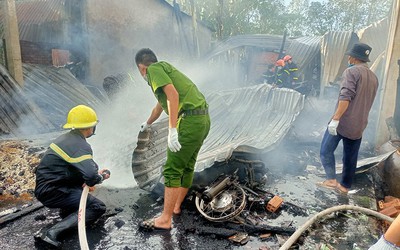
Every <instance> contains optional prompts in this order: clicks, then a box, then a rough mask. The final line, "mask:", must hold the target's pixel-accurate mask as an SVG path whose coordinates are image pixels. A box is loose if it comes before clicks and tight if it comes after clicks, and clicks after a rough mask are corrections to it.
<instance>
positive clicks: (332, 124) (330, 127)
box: [328, 119, 339, 135]
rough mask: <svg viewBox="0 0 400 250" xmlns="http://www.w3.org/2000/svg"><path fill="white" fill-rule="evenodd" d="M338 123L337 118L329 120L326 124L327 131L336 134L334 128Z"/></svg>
mask: <svg viewBox="0 0 400 250" xmlns="http://www.w3.org/2000/svg"><path fill="white" fill-rule="evenodd" d="M338 125H339V120H333V119H332V120H331V122H329V124H328V132H329V134H331V135H337V132H336V129H337V127H338Z"/></svg>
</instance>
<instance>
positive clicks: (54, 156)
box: [35, 105, 110, 247]
mask: <svg viewBox="0 0 400 250" xmlns="http://www.w3.org/2000/svg"><path fill="white" fill-rule="evenodd" d="M97 123H98V120H97V115H96V113H95V111H94V110H93V109H91V108H90V107H88V106H85V105H78V106H76V107H74V108H72V109H71V110H70V111H69V113H68V117H67V123H66V124H65V125H64V126H63V128H64V129H71V131H69V132H68V133H65V134H63V135H61V136H60V137H58V138H57V139H56V140H55V141H54V142H53V143H51V144H50V147H49V148H48V149H47V151H46V152H45V154H44V156H43V157H42V159H41V161H40V164H39V166H38V168H37V170H36V187H35V196H36V198H37V199H38V200H39V201H40V202H41V203H43V205H44V206H46V207H49V208H62V211H63V212H64V213H65V214H67V216H66V217H65V218H63V219H62V220H61V221H60V222H58V223H57V224H55V225H54V226H52V227H50V228H49V229H47V230H46V229H42V230H41V232H40V233H39V234H38V235H36V236H35V238H37V239H41V240H43V241H45V242H47V243H49V244H51V245H53V246H56V247H60V245H61V243H60V242H59V241H58V240H57V236H58V235H59V234H60V233H61V232H63V231H65V230H66V229H70V228H74V227H77V225H78V209H79V202H80V198H81V195H82V191H83V187H84V186H85V185H87V186H89V187H93V186H94V185H96V184H99V183H101V182H102V181H103V180H104V179H108V178H109V177H110V176H109V172H108V170H107V169H102V170H100V171H99V170H98V166H97V164H96V163H95V162H94V161H93V152H92V148H91V146H90V145H89V144H88V143H87V142H86V138H88V137H90V136H92V135H93V134H94V131H95V128H96V125H97ZM105 211H106V206H105V204H104V203H103V202H102V201H101V200H99V199H97V198H95V197H94V196H92V195H90V194H89V195H88V198H87V203H86V220H85V222H86V223H87V224H90V223H91V222H94V221H95V220H97V219H98V218H99V217H100V216H101V215H102V214H104V212H105Z"/></svg>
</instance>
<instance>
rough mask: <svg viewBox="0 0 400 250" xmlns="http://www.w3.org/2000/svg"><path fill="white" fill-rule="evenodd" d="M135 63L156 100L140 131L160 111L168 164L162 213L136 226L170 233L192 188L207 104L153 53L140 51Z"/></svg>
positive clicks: (207, 123)
mask: <svg viewBox="0 0 400 250" xmlns="http://www.w3.org/2000/svg"><path fill="white" fill-rule="evenodd" d="M135 62H136V66H137V68H138V70H139V72H140V74H141V75H142V77H143V78H144V79H145V81H146V82H147V84H148V85H149V87H150V88H151V91H152V92H153V93H154V95H155V97H156V99H157V100H158V102H157V104H156V106H155V107H154V108H153V111H152V112H151V115H150V117H149V118H148V119H147V121H146V122H144V123H143V124H142V126H141V131H142V132H143V131H145V130H146V129H147V128H148V127H149V126H150V125H151V124H152V123H153V122H155V121H156V120H157V119H158V118H159V117H160V115H161V113H162V111H164V112H165V113H167V114H168V117H169V128H168V148H167V160H166V163H165V164H164V166H163V176H164V186H165V190H164V209H163V212H162V214H161V215H160V216H159V217H157V218H152V219H148V220H145V221H143V222H142V223H140V225H139V226H140V227H141V228H143V229H145V230H154V229H166V230H169V229H171V226H172V216H173V214H180V213H181V204H182V202H183V200H184V198H185V196H186V194H187V192H188V190H189V188H190V187H191V185H192V181H193V175H194V167H195V163H196V159H197V154H198V153H199V151H200V148H201V146H202V145H203V141H204V139H205V138H206V137H207V135H208V132H209V130H210V117H209V114H208V104H207V102H206V99H205V98H204V96H203V94H202V93H201V92H200V91H199V90H198V88H197V86H196V85H195V84H194V83H193V82H192V81H191V80H190V79H189V78H188V77H187V76H186V75H184V74H183V73H181V72H180V71H179V70H177V69H176V68H175V67H174V66H172V65H171V64H170V63H168V62H165V61H161V62H158V60H157V57H156V55H155V54H154V52H153V51H152V50H150V49H148V48H144V49H141V50H139V51H138V52H137V53H136V56H135Z"/></svg>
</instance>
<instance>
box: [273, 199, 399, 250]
mask: <svg viewBox="0 0 400 250" xmlns="http://www.w3.org/2000/svg"><path fill="white" fill-rule="evenodd" d="M341 210H354V211H357V212H361V213H364V214H367V215H371V216H375V217H377V218H379V219H382V220H386V221H388V222H390V223H392V222H393V220H394V219H393V218H391V217H389V216H386V215H384V214H381V213H379V212H377V211H374V210H371V209H368V208H364V207H359V206H353V205H339V206H334V207H331V208H328V209H325V210H323V211H322V212H319V213H318V214H316V215H314V216H313V217H312V218H310V219H309V220H307V221H306V223H304V224H303V225H302V226H301V227H300V228H299V229H297V230H296V232H294V233H293V234H292V236H290V238H289V239H288V240H287V241H286V242H285V243H284V244H283V245H282V246H281V247H280V248H279V250H288V249H289V248H290V247H291V246H292V245H293V244H294V243H295V242H296V241H297V239H298V238H299V237H300V236H301V234H302V233H304V232H305V231H306V230H307V229H308V227H310V226H311V225H312V224H314V223H315V222H316V221H318V220H319V219H321V218H322V217H324V216H326V215H328V214H330V213H333V212H337V211H341Z"/></svg>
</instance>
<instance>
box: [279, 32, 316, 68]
mask: <svg viewBox="0 0 400 250" xmlns="http://www.w3.org/2000/svg"><path fill="white" fill-rule="evenodd" d="M321 40H322V37H319V36H318V37H300V38H297V39H294V40H292V42H291V44H290V47H289V49H288V51H287V53H286V54H288V55H291V56H292V57H293V60H294V61H295V62H296V64H297V66H298V67H299V72H300V73H301V72H302V70H303V69H304V68H305V67H307V66H308V65H309V64H310V63H311V62H312V61H313V59H314V58H315V57H317V56H319V55H320V53H321Z"/></svg>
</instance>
